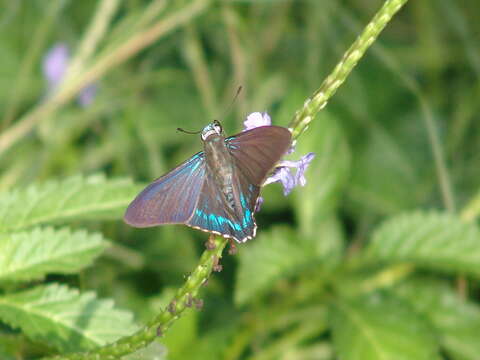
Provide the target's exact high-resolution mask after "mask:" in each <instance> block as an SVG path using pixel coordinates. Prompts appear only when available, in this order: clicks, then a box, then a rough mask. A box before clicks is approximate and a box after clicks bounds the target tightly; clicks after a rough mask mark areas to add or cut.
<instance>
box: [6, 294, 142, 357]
mask: <svg viewBox="0 0 480 360" xmlns="http://www.w3.org/2000/svg"><path fill="white" fill-rule="evenodd" d="M0 318H1V319H2V320H3V321H5V322H6V323H8V324H10V325H11V326H12V327H14V328H21V329H22V331H23V332H24V333H25V334H26V335H27V336H28V337H30V338H32V339H33V340H35V341H38V342H40V343H44V344H47V345H50V346H53V347H55V348H57V349H59V350H62V351H78V350H82V349H88V348H92V347H95V346H98V345H103V344H105V343H109V342H111V341H113V340H116V339H118V338H119V337H121V336H123V335H127V334H131V333H132V332H134V331H135V330H136V326H135V325H134V324H133V322H132V315H131V314H130V313H128V312H125V311H122V310H117V309H115V308H114V307H113V301H112V300H99V299H97V297H96V296H95V294H94V293H92V292H85V293H83V294H79V292H78V291H77V290H74V289H69V288H68V287H66V286H63V285H57V284H52V285H48V286H37V287H34V288H32V289H30V290H26V291H20V292H18V293H12V294H9V295H6V296H2V297H0Z"/></svg>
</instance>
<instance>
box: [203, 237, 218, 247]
mask: <svg viewBox="0 0 480 360" xmlns="http://www.w3.org/2000/svg"><path fill="white" fill-rule="evenodd" d="M216 247H217V246H216V245H215V235H213V234H211V235H209V236H208V240H207V242H206V243H205V248H206V249H207V250H215V248H216Z"/></svg>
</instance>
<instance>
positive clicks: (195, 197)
mask: <svg viewBox="0 0 480 360" xmlns="http://www.w3.org/2000/svg"><path fill="white" fill-rule="evenodd" d="M202 141H203V148H204V150H203V152H199V153H197V154H195V155H194V156H192V157H191V158H190V159H189V160H187V161H186V162H184V163H183V164H181V165H179V166H178V167H177V168H175V169H174V170H172V171H171V172H169V173H167V174H166V175H164V176H162V177H160V178H159V179H157V180H156V181H155V182H153V183H152V184H150V185H149V186H148V187H147V188H146V189H145V190H143V191H142V192H141V193H140V194H139V195H138V196H137V197H136V198H135V200H134V201H133V202H132V203H131V204H130V206H129V207H128V209H127V212H126V214H125V222H127V223H128V224H130V225H132V226H135V227H149V226H155V225H162V224H185V225H188V226H190V227H193V228H196V229H200V230H202V231H206V232H210V233H214V234H218V235H221V236H224V237H226V238H233V239H235V240H236V241H238V242H245V241H247V240H248V239H251V238H253V237H254V236H255V233H256V224H255V219H254V217H253V213H254V211H255V205H256V201H257V198H258V196H259V193H260V187H261V185H262V183H263V181H264V180H265V177H266V176H267V175H268V173H269V172H270V170H271V169H272V168H273V166H274V165H275V163H277V162H278V160H280V158H281V157H282V156H283V154H284V153H285V152H286V150H287V149H288V147H289V146H290V141H291V134H290V132H289V131H288V130H287V129H285V128H282V127H278V126H263V127H259V128H256V129H252V130H249V131H245V132H243V133H240V134H238V135H235V136H232V137H228V138H225V136H224V134H223V131H222V128H221V126H220V124H219V123H218V122H216V121H215V122H213V123H211V124H209V125H207V126H206V127H205V128H204V129H203V131H202Z"/></svg>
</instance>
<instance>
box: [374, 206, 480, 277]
mask: <svg viewBox="0 0 480 360" xmlns="http://www.w3.org/2000/svg"><path fill="white" fill-rule="evenodd" d="M479 238H480V232H479V230H478V227H477V226H476V224H472V223H463V222H462V221H461V220H460V218H459V217H457V216H454V215H451V214H442V213H436V212H431V213H424V212H414V213H407V214H403V215H398V216H396V217H393V218H391V219H390V220H388V221H386V222H385V223H384V224H383V225H381V226H380V227H379V228H378V229H377V230H376V231H375V232H374V234H373V236H372V241H371V242H370V244H369V246H368V248H367V254H368V255H367V256H368V257H369V258H370V259H371V260H372V261H375V262H377V261H381V262H411V263H414V264H416V265H418V266H422V267H425V268H429V269H432V270H438V271H448V272H453V273H455V272H460V273H465V274H472V275H476V276H479V275H480V268H479V266H478V264H479V263H480V247H479V246H478V239H479Z"/></svg>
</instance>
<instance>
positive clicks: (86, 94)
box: [77, 84, 98, 107]
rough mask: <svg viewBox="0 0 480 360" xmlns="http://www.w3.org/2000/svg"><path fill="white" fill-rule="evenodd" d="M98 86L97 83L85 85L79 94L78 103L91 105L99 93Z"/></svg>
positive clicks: (84, 105)
mask: <svg viewBox="0 0 480 360" xmlns="http://www.w3.org/2000/svg"><path fill="white" fill-rule="evenodd" d="M97 88H98V87H97V84H90V85H87V86H86V87H84V88H83V90H82V91H81V92H80V93H79V94H78V98H77V101H78V103H79V104H80V105H81V106H83V107H87V106H89V105H90V104H91V103H92V102H93V100H94V99H95V96H96V95H97Z"/></svg>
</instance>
